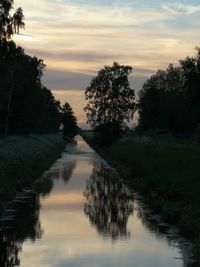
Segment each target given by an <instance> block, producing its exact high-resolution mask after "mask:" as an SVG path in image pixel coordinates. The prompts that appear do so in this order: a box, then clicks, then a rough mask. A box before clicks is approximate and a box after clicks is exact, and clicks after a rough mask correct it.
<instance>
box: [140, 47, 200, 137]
mask: <svg viewBox="0 0 200 267" xmlns="http://www.w3.org/2000/svg"><path fill="white" fill-rule="evenodd" d="M196 52H197V53H196V56H195V57H186V58H185V59H183V60H180V61H179V65H178V66H174V65H172V64H170V65H169V66H168V68H167V69H166V70H158V71H157V73H156V74H154V75H153V76H151V78H150V79H149V80H148V81H147V82H146V83H145V84H144V86H143V89H142V90H141V91H140V92H139V103H138V111H139V115H140V118H139V125H138V127H137V129H138V130H142V131H148V130H151V129H155V128H157V129H166V130H169V131H171V132H173V133H194V132H195V131H196V129H197V128H198V124H199V123H200V47H197V48H196Z"/></svg>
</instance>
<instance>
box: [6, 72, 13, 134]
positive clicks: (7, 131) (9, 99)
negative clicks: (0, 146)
mask: <svg viewBox="0 0 200 267" xmlns="http://www.w3.org/2000/svg"><path fill="white" fill-rule="evenodd" d="M13 91H14V81H13V71H12V70H11V71H10V92H9V96H8V104H7V116H6V123H5V136H8V134H9V124H10V113H11V102H12V96H13Z"/></svg>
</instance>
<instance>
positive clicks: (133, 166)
mask: <svg viewBox="0 0 200 267" xmlns="http://www.w3.org/2000/svg"><path fill="white" fill-rule="evenodd" d="M83 137H84V138H85V139H86V141H87V142H88V143H90V144H91V145H93V146H94V147H95V144H94V143H93V137H92V135H91V134H90V135H88V134H83ZM97 150H98V152H99V153H100V154H101V155H102V156H103V157H104V158H105V159H106V160H107V161H109V162H110V163H111V164H112V165H113V166H114V167H116V169H117V170H118V171H119V172H120V173H121V176H122V177H123V179H124V181H125V182H126V183H127V184H129V186H130V187H132V188H133V189H134V190H137V191H139V192H140V193H142V194H143V196H144V197H145V200H146V202H147V203H148V204H150V206H151V208H152V210H153V212H155V213H157V214H160V215H161V216H162V217H163V219H164V220H165V221H166V222H169V223H172V224H175V225H177V226H178V227H179V229H180V232H181V233H182V234H183V235H184V236H186V237H187V238H189V239H191V240H192V242H193V244H194V256H195V259H196V263H194V266H200V164H199V163H200V145H195V144H192V143H191V144H190V143H186V142H185V143H178V142H176V141H171V142H161V141H152V140H150V139H147V138H138V139H137V138H122V139H121V140H120V141H118V142H117V143H115V144H113V145H112V146H111V147H110V148H107V149H99V148H97ZM195 264H196V265H195Z"/></svg>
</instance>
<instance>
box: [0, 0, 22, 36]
mask: <svg viewBox="0 0 200 267" xmlns="http://www.w3.org/2000/svg"><path fill="white" fill-rule="evenodd" d="M13 2H14V1H13V0H0V41H7V40H9V39H10V38H11V37H12V35H13V34H14V33H19V29H20V28H24V26H25V24H24V14H23V10H22V8H18V9H17V10H16V11H15V12H14V14H11V10H12V9H13Z"/></svg>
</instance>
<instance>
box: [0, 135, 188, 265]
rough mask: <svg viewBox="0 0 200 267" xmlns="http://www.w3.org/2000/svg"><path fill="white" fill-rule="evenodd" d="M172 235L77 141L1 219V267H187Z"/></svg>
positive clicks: (185, 258)
mask: <svg viewBox="0 0 200 267" xmlns="http://www.w3.org/2000/svg"><path fill="white" fill-rule="evenodd" d="M170 231H171V228H170V227H169V226H168V225H166V224H164V223H160V224H159V225H157V224H156V223H155V221H154V217H153V216H152V215H151V213H150V212H149V211H148V209H145V208H144V206H143V204H142V202H141V201H140V198H139V197H138V196H137V194H135V193H134V192H132V191H130V190H129V189H128V188H127V187H126V186H125V185H124V184H123V182H122V180H121V179H120V177H119V176H118V174H117V173H116V172H115V170H113V169H112V168H111V167H110V166H108V165H107V163H106V162H105V161H104V160H103V159H102V158H101V157H100V156H99V155H98V154H97V153H96V152H95V151H94V150H93V149H92V148H90V147H89V146H88V145H87V144H86V143H85V141H84V140H83V139H82V138H81V137H80V136H78V137H77V143H76V144H75V143H74V144H68V145H67V147H66V150H65V151H64V152H63V154H62V157H61V158H60V159H58V160H57V161H56V162H55V164H54V165H53V166H52V167H51V168H50V169H49V170H48V171H46V172H45V173H44V175H43V176H42V178H41V179H40V181H38V182H36V183H35V184H34V186H33V188H32V189H26V190H25V191H24V192H23V193H22V194H20V195H19V196H18V198H17V199H16V200H15V202H14V203H13V204H12V205H11V206H10V207H9V208H8V209H7V210H6V212H5V213H4V215H3V217H2V218H1V221H0V266H2V267H14V266H20V267H65V266H66V267H79V266H80V267H169V266H170V267H183V266H187V257H186V252H185V250H184V246H187V244H181V241H180V240H181V239H178V238H176V235H175V234H172V232H173V231H171V232H170Z"/></svg>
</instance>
